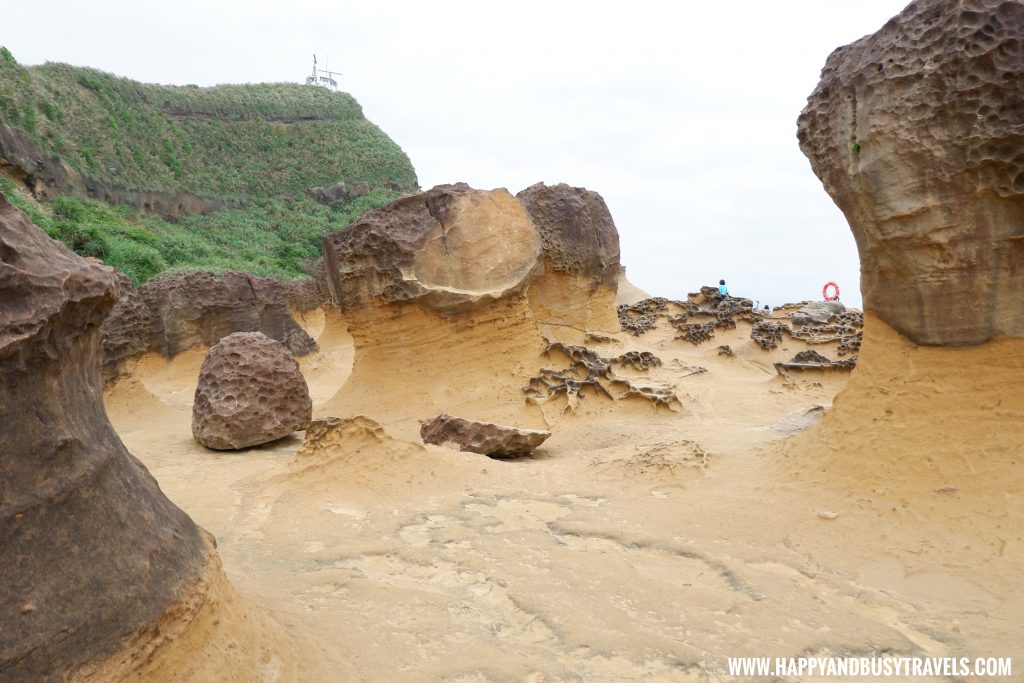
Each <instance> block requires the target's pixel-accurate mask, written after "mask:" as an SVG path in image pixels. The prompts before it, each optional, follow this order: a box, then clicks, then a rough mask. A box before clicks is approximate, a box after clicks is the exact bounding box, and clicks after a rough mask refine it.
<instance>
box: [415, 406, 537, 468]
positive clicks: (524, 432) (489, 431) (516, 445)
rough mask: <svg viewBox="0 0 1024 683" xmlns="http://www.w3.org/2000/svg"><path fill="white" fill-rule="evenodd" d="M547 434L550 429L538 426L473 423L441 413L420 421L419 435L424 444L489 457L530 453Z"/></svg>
mask: <svg viewBox="0 0 1024 683" xmlns="http://www.w3.org/2000/svg"><path fill="white" fill-rule="evenodd" d="M550 436H551V432H548V431H544V430H540V429H521V428H519V427H509V426H506V425H498V424H493V423H491V422H476V421H474V420H466V419H463V418H461V417H452V416H451V415H447V414H444V413H442V414H441V415H438V416H436V417H433V418H431V419H429V420H424V421H423V422H421V423H420V437H421V438H422V439H423V441H424V443H432V444H436V445H438V446H447V447H449V448H452V447H454V448H457V449H458V450H460V451H470V452H471V453H481V454H483V455H489V456H491V457H502V458H509V457H516V456H521V455H529V454H530V453H532V452H533V451H534V450H536V448H537V447H538V446H540V445H541V444H542V443H544V442H545V441H546V440H547V439H548V437H550Z"/></svg>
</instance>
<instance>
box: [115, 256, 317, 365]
mask: <svg viewBox="0 0 1024 683" xmlns="http://www.w3.org/2000/svg"><path fill="white" fill-rule="evenodd" d="M314 286H315V285H314V283H313V282H312V281H308V280H305V281H289V282H281V281H279V280H274V279H271V278H262V277H254V276H252V275H248V274H246V273H236V272H229V273H224V274H223V275H214V274H212V273H202V272H199V273H179V274H176V275H170V276H168V277H163V278H159V279H157V280H151V281H150V282H147V283H146V284H144V285H142V286H141V287H138V288H134V287H132V285H131V283H130V282H128V280H127V278H124V277H123V276H121V282H120V290H121V297H120V299H119V300H118V302H117V304H116V305H115V306H114V308H113V310H112V311H111V313H110V315H109V316H107V318H106V319H105V320H104V321H103V327H102V333H103V334H102V337H103V375H104V377H106V378H107V379H110V378H112V377H115V376H117V375H118V374H119V373H120V372H121V370H122V364H123V363H124V361H126V360H129V359H131V358H133V357H135V356H138V355H139V354H141V353H144V352H146V351H152V352H154V353H159V354H160V355H162V356H164V357H165V358H173V357H174V356H176V355H177V354H179V353H181V352H182V351H185V350H187V349H190V348H192V347H193V346H197V345H201V344H202V345H206V346H213V345H214V344H216V343H217V342H219V341H220V340H221V339H223V338H224V337H226V336H228V335H229V334H232V333H235V332H262V333H263V334H265V335H266V336H267V337H269V338H271V339H273V340H275V341H279V342H281V343H282V344H284V345H285V347H287V349H288V350H289V351H291V352H292V354H294V355H296V356H304V355H306V354H308V353H311V352H313V351H314V350H316V342H314V341H313V339H312V338H311V337H310V336H309V335H308V334H306V331H305V330H303V329H302V327H301V326H299V324H298V323H297V322H296V321H295V318H293V317H292V310H297V311H307V310H309V309H311V308H314V307H316V306H318V305H319V301H318V300H317V299H316V296H315V292H314V291H313V288H314Z"/></svg>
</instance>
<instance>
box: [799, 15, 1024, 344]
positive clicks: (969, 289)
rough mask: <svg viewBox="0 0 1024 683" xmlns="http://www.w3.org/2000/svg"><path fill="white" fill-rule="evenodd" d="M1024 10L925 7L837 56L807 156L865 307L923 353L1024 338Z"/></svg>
mask: <svg viewBox="0 0 1024 683" xmlns="http://www.w3.org/2000/svg"><path fill="white" fill-rule="evenodd" d="M1022 102H1024V4H1022V3H1020V2H1003V1H1001V0H971V1H969V2H952V1H951V0H919V1H918V2H914V3H912V4H910V5H909V6H908V7H907V8H906V9H905V10H904V11H903V12H902V13H901V14H900V15H898V16H897V17H895V18H893V19H892V20H890V21H889V22H888V23H886V24H885V26H883V27H882V28H881V29H880V30H879V31H878V32H876V33H874V34H873V35H870V36H867V37H865V38H862V39H861V40H858V41H857V42H855V43H852V44H851V45H847V46H846V47H842V48H839V49H838V50H836V51H835V52H833V53H832V55H831V56H829V58H828V62H827V63H826V64H825V68H824V70H823V71H822V74H821V81H820V82H819V83H818V87H817V88H816V89H815V90H814V92H813V93H812V94H811V96H810V98H808V102H807V107H806V108H805V109H804V111H803V113H802V114H801V115H800V119H799V123H798V125H799V131H798V137H799V140H800V147H801V149H802V150H803V151H804V154H806V155H807V157H808V158H809V159H810V161H811V166H812V167H813V169H814V172H815V173H816V174H817V175H818V177H819V178H821V180H822V182H823V183H824V185H825V189H826V190H827V191H828V193H829V195H831V197H832V199H833V200H834V201H835V202H836V204H837V205H838V206H839V208H840V209H842V211H843V213H844V214H846V218H847V220H848V221H849V223H850V228H851V229H852V230H853V234H854V237H855V238H856V240H857V248H858V250H859V251H860V259H861V289H862V291H863V294H864V310H865V311H866V312H868V313H872V314H874V315H877V316H878V317H879V318H881V319H882V320H883V321H885V322H886V323H887V324H888V325H890V326H891V327H893V328H894V329H896V330H897V331H899V332H900V333H901V334H903V335H904V336H905V337H907V338H908V339H910V340H911V341H913V342H915V343H917V344H935V345H966V344H979V343H982V342H985V341H988V340H990V339H993V338H995V337H999V336H1024V305H1022V302H1024V104H1022Z"/></svg>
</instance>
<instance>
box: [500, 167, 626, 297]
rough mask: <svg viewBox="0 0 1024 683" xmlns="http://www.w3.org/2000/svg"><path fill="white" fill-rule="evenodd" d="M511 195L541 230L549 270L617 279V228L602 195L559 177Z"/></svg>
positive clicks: (598, 279)
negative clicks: (556, 181)
mask: <svg viewBox="0 0 1024 683" xmlns="http://www.w3.org/2000/svg"><path fill="white" fill-rule="evenodd" d="M516 198H517V199H518V200H519V201H520V202H522V203H523V206H525V207H526V211H527V213H529V214H530V218H531V219H532V220H533V223H534V225H536V226H537V229H538V230H539V231H540V239H541V244H542V245H543V248H544V258H545V259H547V261H548V267H549V268H550V269H551V270H553V271H563V272H575V273H579V274H580V275H583V276H585V277H588V278H591V279H592V280H593V281H594V284H595V286H596V285H597V284H598V283H603V284H612V283H613V282H616V283H617V282H618V279H619V274H620V270H621V266H620V265H619V231H618V230H617V229H616V228H615V221H614V220H612V214H611V212H610V211H608V205H607V204H605V202H604V198H602V197H601V195H599V194H598V193H596V192H592V191H590V190H588V189H586V188H585V187H572V186H571V185H566V184H564V183H562V184H559V185H545V184H544V183H537V184H535V185H531V186H530V187H528V188H526V189H525V190H523V191H521V192H519V193H518V194H516Z"/></svg>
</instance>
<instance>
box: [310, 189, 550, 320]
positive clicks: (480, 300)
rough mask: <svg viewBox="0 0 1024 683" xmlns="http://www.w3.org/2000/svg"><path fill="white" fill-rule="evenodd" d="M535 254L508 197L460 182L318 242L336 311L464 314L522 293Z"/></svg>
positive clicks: (531, 232) (535, 244) (532, 232)
mask: <svg viewBox="0 0 1024 683" xmlns="http://www.w3.org/2000/svg"><path fill="white" fill-rule="evenodd" d="M540 255H541V239H540V235H539V233H538V232H537V229H536V228H535V227H534V225H533V223H532V222H531V221H530V218H529V216H528V215H527V213H526V210H525V209H524V208H523V206H522V205H521V204H520V203H519V202H517V201H516V200H515V198H514V197H512V195H510V194H509V193H508V192H507V191H505V190H494V191H492V192H480V191H475V190H473V189H471V188H470V187H469V186H468V185H466V184H464V183H459V184H457V185H441V186H439V187H435V188H434V189H432V190H429V191H428V192H424V193H423V194H419V195H413V196H411V197H405V198H403V199H399V200H397V201H395V202H392V203H391V204H389V205H387V206H385V207H383V208H381V209H378V210H376V211H371V212H369V213H367V214H365V215H364V216H363V217H362V218H361V219H360V220H359V221H357V222H356V223H354V224H353V225H351V226H350V227H349V228H348V229H346V230H343V231H341V232H334V233H329V234H328V235H326V236H325V237H324V261H325V263H326V270H327V276H328V282H329V285H330V288H331V292H332V294H333V297H334V299H335V301H337V303H338V305H339V306H340V307H341V309H342V310H343V311H351V310H355V309H359V308H361V307H363V306H365V305H366V304H368V303H371V302H375V301H380V302H382V303H387V304H394V303H404V302H413V301H414V302H416V303H418V304H420V305H421V306H423V307H425V308H428V309H434V310H442V311H446V310H457V309H463V310H469V309H472V308H473V307H477V306H481V305H486V304H487V303H490V302H493V301H495V300H497V299H500V298H502V297H508V296H511V295H512V294H514V293H516V292H520V291H522V290H523V289H524V288H525V287H526V285H527V284H528V283H529V279H530V276H531V275H533V274H534V273H535V271H536V269H537V268H538V266H539V259H540Z"/></svg>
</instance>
